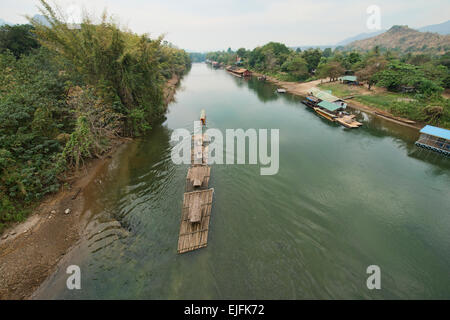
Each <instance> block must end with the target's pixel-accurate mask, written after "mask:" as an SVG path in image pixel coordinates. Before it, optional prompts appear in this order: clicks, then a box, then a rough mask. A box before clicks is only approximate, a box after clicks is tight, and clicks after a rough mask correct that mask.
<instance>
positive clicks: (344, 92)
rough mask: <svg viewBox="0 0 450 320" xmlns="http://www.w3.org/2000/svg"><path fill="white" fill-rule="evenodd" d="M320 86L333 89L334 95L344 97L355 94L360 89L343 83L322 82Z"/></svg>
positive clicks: (323, 88)
mask: <svg viewBox="0 0 450 320" xmlns="http://www.w3.org/2000/svg"><path fill="white" fill-rule="evenodd" d="M319 88H320V89H321V90H324V91H331V94H332V95H333V96H336V97H339V98H342V97H346V96H353V95H355V94H359V92H358V90H357V89H356V88H355V87H353V86H349V85H346V84H342V83H338V82H335V83H322V84H319Z"/></svg>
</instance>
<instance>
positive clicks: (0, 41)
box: [0, 24, 40, 58]
mask: <svg viewBox="0 0 450 320" xmlns="http://www.w3.org/2000/svg"><path fill="white" fill-rule="evenodd" d="M33 30H34V27H33V26H32V25H29V24H22V25H15V26H10V25H4V26H1V27H0V52H5V51H6V50H9V51H11V52H12V53H13V54H14V56H15V57H16V58H19V57H20V56H21V55H22V54H28V53H29V52H30V51H31V50H33V49H36V48H39V47H40V45H39V42H38V41H37V39H36V37H35V35H34V34H33V32H32V31H33Z"/></svg>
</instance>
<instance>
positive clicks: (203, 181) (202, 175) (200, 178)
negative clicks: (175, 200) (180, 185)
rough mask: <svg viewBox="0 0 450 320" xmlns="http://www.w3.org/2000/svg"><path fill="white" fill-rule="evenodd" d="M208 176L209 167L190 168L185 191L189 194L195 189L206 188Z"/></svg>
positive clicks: (209, 172)
mask: <svg viewBox="0 0 450 320" xmlns="http://www.w3.org/2000/svg"><path fill="white" fill-rule="evenodd" d="M210 174H211V168H210V167H209V166H203V165H199V166H193V167H190V168H189V170H188V174H187V177H186V191H187V192H191V191H194V190H195V189H196V188H199V189H206V188H208V184H209V177H210Z"/></svg>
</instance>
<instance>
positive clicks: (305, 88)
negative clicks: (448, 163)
mask: <svg viewBox="0 0 450 320" xmlns="http://www.w3.org/2000/svg"><path fill="white" fill-rule="evenodd" d="M253 75H254V76H261V75H262V74H260V73H258V72H253ZM266 79H267V81H269V82H271V83H273V84H276V85H277V86H278V87H281V88H283V89H286V92H288V93H291V94H294V95H297V96H301V97H306V96H307V95H308V94H309V93H310V92H311V88H314V87H317V86H318V85H319V84H321V83H327V82H328V79H319V80H314V81H310V82H289V81H280V80H278V79H276V78H274V77H270V76H266ZM319 89H320V88H319ZM345 102H346V103H347V104H348V106H349V107H350V108H353V109H357V110H361V111H364V112H367V113H370V114H373V115H375V116H377V117H380V118H383V119H385V120H388V121H391V122H395V123H397V124H400V125H402V126H407V127H411V128H415V129H421V128H422V127H423V124H420V123H417V122H414V121H411V120H409V119H405V118H401V117H396V116H394V115H392V114H391V113H389V112H387V111H385V110H381V109H378V108H374V107H370V106H367V105H364V104H362V103H360V102H358V101H355V100H351V99H348V100H345Z"/></svg>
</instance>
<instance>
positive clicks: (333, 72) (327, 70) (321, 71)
mask: <svg viewBox="0 0 450 320" xmlns="http://www.w3.org/2000/svg"><path fill="white" fill-rule="evenodd" d="M344 71H345V69H344V67H342V65H341V63H340V62H339V61H335V60H331V61H329V62H327V63H325V64H321V65H320V66H319V67H318V70H317V73H318V75H319V76H320V77H322V78H326V77H329V78H330V81H335V80H336V79H337V78H338V77H340V76H341V75H342V74H343V73H344Z"/></svg>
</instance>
